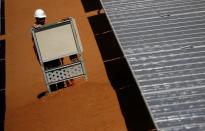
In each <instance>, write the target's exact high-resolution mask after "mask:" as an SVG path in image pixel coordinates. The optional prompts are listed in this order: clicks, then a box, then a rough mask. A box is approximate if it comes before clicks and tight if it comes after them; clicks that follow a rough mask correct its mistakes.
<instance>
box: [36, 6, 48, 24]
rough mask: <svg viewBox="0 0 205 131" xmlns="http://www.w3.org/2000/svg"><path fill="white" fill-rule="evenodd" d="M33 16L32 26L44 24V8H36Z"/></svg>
mask: <svg viewBox="0 0 205 131" xmlns="http://www.w3.org/2000/svg"><path fill="white" fill-rule="evenodd" d="M34 17H35V19H36V22H35V23H34V25H33V27H34V28H37V27H40V26H42V25H44V24H45V22H46V17H47V16H46V13H45V11H44V10H42V9H37V10H36V11H35V13H34Z"/></svg>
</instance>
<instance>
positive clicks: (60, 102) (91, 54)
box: [5, 0, 127, 131]
mask: <svg viewBox="0 0 205 131" xmlns="http://www.w3.org/2000/svg"><path fill="white" fill-rule="evenodd" d="M36 8H43V9H45V11H46V13H47V16H48V17H47V23H52V22H56V21H58V20H60V19H62V18H67V17H68V16H71V17H73V18H75V19H76V21H77V25H78V28H79V32H80V36H81V40H82V43H83V47H84V60H85V66H86V69H87V73H88V81H87V82H85V81H84V80H83V79H81V78H80V79H78V80H76V81H75V85H74V86H72V87H69V88H65V89H62V90H58V91H56V92H53V93H51V94H49V95H47V96H45V97H43V98H42V99H38V98H37V95H38V94H40V93H42V92H43V91H45V90H47V89H46V86H45V82H44V78H43V74H42V72H41V68H40V65H39V64H38V61H37V59H36V56H35V53H34V50H33V48H32V45H33V43H32V40H31V32H30V29H31V26H32V25H33V22H34V18H33V13H34V11H35V9H36ZM5 16H6V20H5V22H6V35H5V39H6V114H5V117H6V118H5V131H126V130H127V129H126V126H125V122H124V119H123V116H122V114H121V111H120V107H119V103H118V100H117V97H116V94H115V91H114V90H113V88H112V86H111V85H110V82H109V80H108V78H107V75H106V72H105V68H104V65H103V61H102V58H101V55H100V53H99V50H98V47H97V44H96V41H95V38H94V36H93V33H92V30H91V27H90V25H89V22H88V19H87V14H86V13H85V12H84V9H83V6H82V3H81V1H80V0H56V1H54V0H47V1H46V0H35V1H34V0H21V1H19V0H6V1H5Z"/></svg>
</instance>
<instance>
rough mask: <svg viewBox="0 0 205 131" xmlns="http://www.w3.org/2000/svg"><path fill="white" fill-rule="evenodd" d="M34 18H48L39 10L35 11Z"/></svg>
mask: <svg viewBox="0 0 205 131" xmlns="http://www.w3.org/2000/svg"><path fill="white" fill-rule="evenodd" d="M34 17H36V18H45V17H46V13H45V12H44V10H42V9H37V10H36V11H35V14H34Z"/></svg>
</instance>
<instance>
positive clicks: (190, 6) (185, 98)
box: [101, 0, 205, 131]
mask: <svg viewBox="0 0 205 131" xmlns="http://www.w3.org/2000/svg"><path fill="white" fill-rule="evenodd" d="M101 3H102V5H103V8H104V10H105V12H106V15H107V17H108V19H109V22H110V24H111V26H112V29H113V31H114V33H115V35H116V38H117V40H118V42H119V45H120V47H121V49H122V51H123V54H124V56H125V58H126V60H127V62H128V64H129V67H130V68H131V70H132V73H133V75H134V77H135V79H136V82H137V84H138V86H139V88H140V91H141V93H142V96H143V98H144V100H145V102H146V104H147V106H148V109H149V111H150V114H151V116H152V118H153V121H154V123H155V125H156V127H157V130H158V131H205V0H101Z"/></svg>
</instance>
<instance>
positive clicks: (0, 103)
mask: <svg viewBox="0 0 205 131" xmlns="http://www.w3.org/2000/svg"><path fill="white" fill-rule="evenodd" d="M5 46H6V44H5V40H0V131H4V120H5V111H6V102H5V101H6V97H5V92H6V91H5V90H6V85H5V81H6V71H5V70H6V66H5V64H6V63H5V49H6V48H5Z"/></svg>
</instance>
